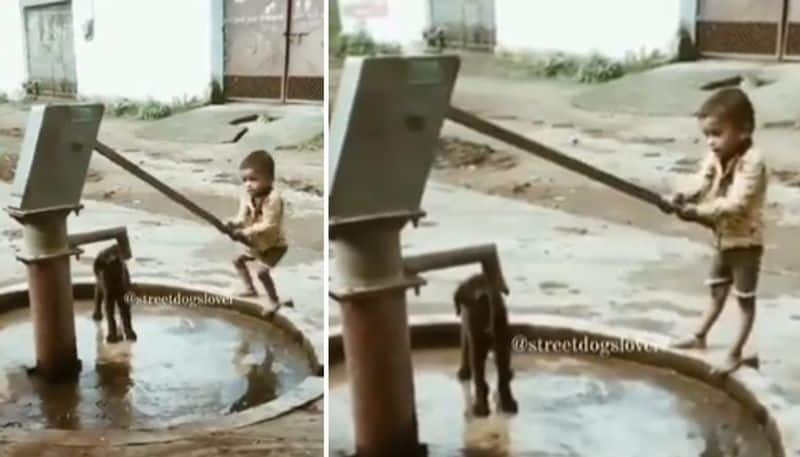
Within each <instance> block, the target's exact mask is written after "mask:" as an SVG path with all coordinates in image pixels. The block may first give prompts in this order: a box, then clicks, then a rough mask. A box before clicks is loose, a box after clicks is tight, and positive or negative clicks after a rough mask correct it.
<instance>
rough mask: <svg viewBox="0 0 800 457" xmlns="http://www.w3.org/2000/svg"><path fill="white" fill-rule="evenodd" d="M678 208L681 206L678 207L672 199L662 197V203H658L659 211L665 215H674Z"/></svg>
mask: <svg viewBox="0 0 800 457" xmlns="http://www.w3.org/2000/svg"><path fill="white" fill-rule="evenodd" d="M677 206H679V205H676V204H675V202H674V200H673V199H672V198H670V197H665V196H662V197H661V201H660V202H658V209H660V210H661V211H662V212H663V213H665V214H672V213H674V212H675V209H676V207H677Z"/></svg>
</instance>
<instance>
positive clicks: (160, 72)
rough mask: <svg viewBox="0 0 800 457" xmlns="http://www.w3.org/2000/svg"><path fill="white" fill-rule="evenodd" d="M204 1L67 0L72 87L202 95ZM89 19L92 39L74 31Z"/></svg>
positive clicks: (206, 72)
mask: <svg viewBox="0 0 800 457" xmlns="http://www.w3.org/2000/svg"><path fill="white" fill-rule="evenodd" d="M211 11H212V10H211V2H210V1H209V0H170V1H168V2H165V1H163V0H73V18H74V20H75V31H76V32H78V36H76V37H75V48H76V49H75V54H76V60H77V62H76V65H77V74H78V92H79V94H80V95H81V96H85V97H93V98H94V97H99V98H106V97H110V98H114V97H126V98H131V99H154V100H159V101H162V102H171V101H173V100H174V99H190V98H192V97H197V98H206V97H207V95H208V94H207V93H208V91H209V88H210V82H211V75H212V56H211V53H212V52H211V42H212V41H211V19H212V16H211ZM92 19H94V38H93V39H92V40H90V41H89V40H86V39H85V38H84V37H83V36H82V33H80V31H81V30H82V29H83V24H84V23H85V22H86V21H88V20H92Z"/></svg>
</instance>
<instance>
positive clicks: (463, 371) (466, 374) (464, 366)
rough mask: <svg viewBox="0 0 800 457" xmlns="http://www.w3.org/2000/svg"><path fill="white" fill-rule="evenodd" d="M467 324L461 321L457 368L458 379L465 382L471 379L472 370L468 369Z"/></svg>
mask: <svg viewBox="0 0 800 457" xmlns="http://www.w3.org/2000/svg"><path fill="white" fill-rule="evenodd" d="M467 325H468V324H467V322H466V321H465V320H464V319H462V320H461V366H460V367H459V368H458V379H460V380H462V381H466V380H468V379H469V378H471V377H472V370H471V369H470V360H469V359H470V350H469V336H468V334H467V333H468V331H467Z"/></svg>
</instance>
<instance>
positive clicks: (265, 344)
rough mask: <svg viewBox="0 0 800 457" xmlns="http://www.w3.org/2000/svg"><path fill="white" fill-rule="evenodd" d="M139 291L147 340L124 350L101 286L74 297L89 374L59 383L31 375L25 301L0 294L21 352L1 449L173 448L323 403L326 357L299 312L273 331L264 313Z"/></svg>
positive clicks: (0, 317) (3, 388)
mask: <svg viewBox="0 0 800 457" xmlns="http://www.w3.org/2000/svg"><path fill="white" fill-rule="evenodd" d="M137 287H138V290H139V293H140V296H142V297H147V298H146V301H141V302H139V303H137V304H135V305H134V307H133V310H132V313H133V324H134V328H135V330H136V332H137V334H138V339H137V341H135V342H130V341H124V342H120V343H114V344H109V343H107V342H106V341H105V339H104V336H105V334H106V331H107V330H106V322H105V321H103V322H95V321H94V320H92V318H91V314H92V309H93V304H92V303H91V301H90V300H89V299H88V294H91V293H92V286H91V284H87V283H83V284H78V285H77V286H76V287H75V297H76V301H75V327H76V336H77V341H78V356H79V357H80V359H81V361H82V365H83V368H82V371H81V374H80V377H79V379H77V381H75V382H66V383H60V384H52V383H47V382H45V381H44V380H42V379H40V378H38V377H36V376H30V375H28V374H27V372H26V366H28V365H31V364H33V363H34V360H35V353H34V347H33V341H34V337H33V327H32V324H31V322H30V319H29V312H28V309H27V308H26V307H27V291H26V290H24V289H17V290H14V291H6V293H2V292H0V311H3V312H2V313H0V346H2V347H4V348H12V347H13V348H15V350H13V351H9V350H4V351H2V353H0V370H2V377H0V427H2V433H0V439H5V440H8V441H16V440H24V439H25V436H27V435H29V434H34V435H36V434H38V435H42V434H44V435H47V434H49V435H50V438H57V437H58V436H62V437H63V440H64V441H67V442H73V441H77V442H81V441H82V437H83V438H85V439H87V440H91V439H96V438H97V436H103V437H107V436H108V437H110V438H109V439H110V440H111V441H113V442H116V443H118V444H127V443H139V442H142V443H144V442H155V441H167V440H171V439H178V438H180V436H182V435H183V434H185V433H198V432H202V431H208V430H213V429H220V428H229V427H238V426H244V425H249V424H251V423H255V422H260V421H263V420H267V419H269V418H271V417H274V416H275V415H277V414H281V413H284V412H286V411H288V410H290V409H292V408H294V407H297V406H299V405H302V404H303V403H306V402H309V401H311V400H313V399H315V398H319V397H320V396H321V395H322V393H323V391H322V389H323V386H322V384H323V383H322V379H321V378H319V377H317V376H316V375H317V374H318V373H319V371H320V368H319V362H318V360H317V356H316V353H315V351H314V349H313V345H312V344H311V343H310V341H309V340H308V338H307V337H306V336H305V335H304V332H303V329H302V328H300V327H298V326H297V325H295V324H294V322H293V319H292V317H291V316H287V313H289V314H291V310H289V311H287V313H284V311H281V314H279V315H278V316H275V317H273V318H272V319H270V320H267V318H265V317H262V316H261V313H260V309H259V305H258V304H257V303H251V302H247V301H239V300H231V299H230V298H226V297H224V296H222V295H219V294H213V293H209V292H205V291H198V290H190V289H186V288H180V287H176V286H169V285H164V284H138V285H137ZM118 321H119V319H118ZM67 430H69V431H71V432H65V431H67ZM109 433H110V434H109ZM114 440H116V441H114ZM62 444H64V443H62Z"/></svg>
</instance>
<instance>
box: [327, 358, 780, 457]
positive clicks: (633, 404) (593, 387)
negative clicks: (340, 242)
mask: <svg viewBox="0 0 800 457" xmlns="http://www.w3.org/2000/svg"><path fill="white" fill-rule="evenodd" d="M458 361H459V353H458V351H457V350H448V349H437V350H424V351H416V352H415V353H414V359H413V363H414V367H415V381H416V387H415V395H416V402H417V415H418V421H419V430H420V439H421V440H422V441H423V442H425V443H426V444H427V445H428V446H429V450H430V451H431V453H430V455H431V456H442V457H444V456H448V457H451V456H457V455H464V456H478V455H480V456H497V457H500V456H520V455H526V456H539V455H541V456H553V457H555V456H558V457H562V456H563V457H566V456H569V457H584V456H586V457H588V456H591V457H606V456H608V457H618V456H634V455H648V456H654V457H675V456H681V457H717V456H737V457H769V456H771V455H773V454H772V452H771V450H770V448H769V444H768V442H767V440H766V438H765V436H764V435H763V434H762V430H761V428H760V427H758V426H757V425H756V423H755V422H754V421H753V419H752V417H751V415H750V414H749V412H748V411H745V410H743V409H742V408H741V407H740V406H739V405H738V404H737V403H736V402H735V401H733V400H732V399H730V398H729V397H727V396H726V395H725V394H722V393H720V392H719V391H716V390H714V389H712V388H710V387H708V386H706V385H704V384H700V383H697V382H694V381H691V380H688V379H685V378H682V377H679V376H677V375H674V374H673V373H671V372H668V371H665V370H659V369H654V368H649V367H643V366H639V365H634V364H631V363H626V362H620V361H614V360H608V359H601V358H588V357H582V358H573V357H557V356H548V355H539V356H536V357H532V356H524V355H519V354H518V355H515V358H514V369H515V378H514V381H513V383H512V389H513V392H514V395H515V397H516V399H517V401H518V403H519V405H520V412H519V413H518V414H517V415H513V416H510V415H505V414H502V413H493V414H492V415H491V416H489V417H488V418H475V417H472V416H471V415H470V414H468V413H467V412H466V411H467V408H468V405H469V404H470V401H471V400H470V392H471V385H470V384H469V383H462V382H461V381H459V380H458V379H457V378H456V376H455V372H456V370H457V369H458ZM344 371H345V370H344V368H343V366H337V367H333V368H332V369H331V377H330V384H331V391H330V400H329V408H330V424H331V426H330V427H331V428H330V433H331V435H330V443H331V450H332V452H333V454H332V455H346V454H347V452H348V451H350V450H351V449H352V442H353V441H352V440H353V437H352V432H351V430H352V426H351V422H350V409H349V408H350V404H349V391H348V388H347V384H346V374H345V372H344ZM487 371H488V370H487ZM487 379H488V380H489V383H490V386H492V388H494V386H495V376H494V372H493V371H490V372H489V373H487ZM493 409H496V407H495V408H493ZM666 443H669V445H668V446H667V445H665V444H666Z"/></svg>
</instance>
